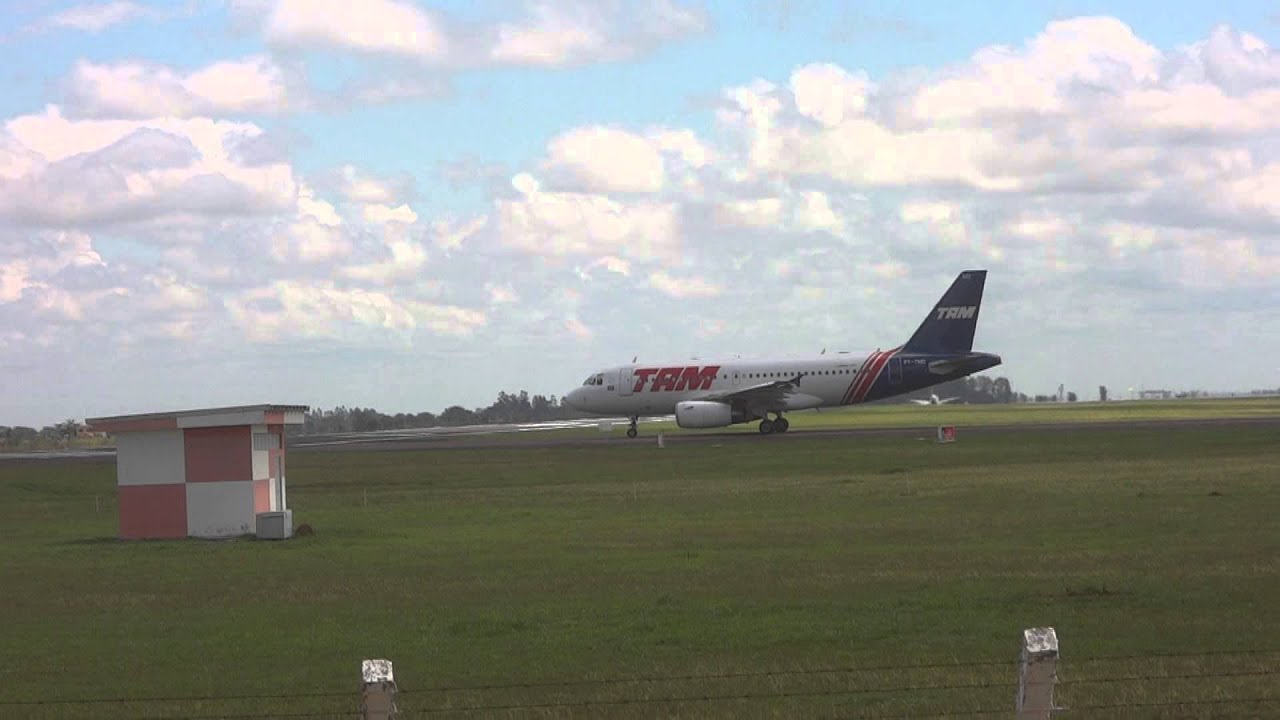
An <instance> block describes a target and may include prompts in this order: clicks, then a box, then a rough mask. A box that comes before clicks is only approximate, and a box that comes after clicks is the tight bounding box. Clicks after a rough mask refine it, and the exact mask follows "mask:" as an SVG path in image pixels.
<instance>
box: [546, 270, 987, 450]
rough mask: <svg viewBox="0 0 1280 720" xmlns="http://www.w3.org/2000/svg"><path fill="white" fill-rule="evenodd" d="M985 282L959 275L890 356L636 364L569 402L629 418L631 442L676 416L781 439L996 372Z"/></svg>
mask: <svg viewBox="0 0 1280 720" xmlns="http://www.w3.org/2000/svg"><path fill="white" fill-rule="evenodd" d="M986 279H987V271H986V270H966V271H964V272H962V273H960V274H959V276H957V277H956V279H955V281H954V282H952V284H951V287H950V288H949V289H948V290H947V291H946V293H944V294H943V296H942V299H941V300H939V301H938V303H937V304H936V305H934V307H933V310H931V311H930V312H929V314H928V315H927V316H926V317H925V319H924V322H922V323H921V324H920V327H919V328H918V329H917V330H916V332H915V334H914V335H912V336H911V339H909V340H907V341H906V342H905V343H903V344H902V345H899V346H898V347H895V348H893V349H890V350H876V351H875V352H871V353H865V354H864V353H843V352H841V353H834V354H830V355H828V354H825V352H824V353H822V354H820V355H818V356H813V357H810V358H805V359H787V358H778V359H762V360H742V359H738V358H733V359H729V360H725V361H723V362H703V361H699V364H696V365H689V364H686V363H671V364H639V365H637V364H635V363H634V362H633V363H632V364H630V365H623V366H621V367H613V368H608V369H605V370H602V371H600V372H596V373H593V374H591V375H590V376H589V377H588V378H587V379H586V381H585V382H583V384H582V385H581V386H580V387H577V388H575V389H573V390H572V391H570V392H569V393H568V394H566V395H565V396H564V402H565V404H566V405H568V406H569V407H571V408H574V409H575V410H580V411H582V412H586V413H591V414H594V415H622V416H624V417H628V418H630V420H631V426H630V428H628V429H627V437H630V438H634V437H636V436H637V435H638V434H639V431H638V430H637V429H636V423H637V421H638V420H639V418H640V416H641V415H671V414H674V415H675V416H676V424H677V425H679V426H680V427H682V428H717V427H727V426H729V425H736V424H739V423H749V422H754V421H756V420H759V421H760V428H759V430H760V434H762V435H769V434H771V433H784V432H786V431H787V429H788V427H789V426H790V423H788V422H787V419H786V417H784V416H783V413H785V412H792V411H797V410H811V409H817V408H823V407H838V406H843V405H857V404H860V403H866V402H871V401H873V400H882V399H884V398H887V397H893V396H896V395H902V394H904V393H910V392H915V391H917V390H922V389H924V388H927V387H932V386H934V385H937V384H939V383H944V382H948V381H950V380H956V379H958V378H962V377H966V376H968V375H972V374H973V373H976V372H981V371H983V370H986V369H988V368H992V367H995V366H997V365H999V364H1000V363H1001V362H1002V361H1001V359H1000V356H999V355H993V354H991V353H984V352H974V351H973V335H974V331H975V330H976V329H977V326H978V309H979V307H980V306H981V304H982V290H983V287H984V285H985V284H986ZM771 414H772V415H773V417H772V418H771V417H770V415H771Z"/></svg>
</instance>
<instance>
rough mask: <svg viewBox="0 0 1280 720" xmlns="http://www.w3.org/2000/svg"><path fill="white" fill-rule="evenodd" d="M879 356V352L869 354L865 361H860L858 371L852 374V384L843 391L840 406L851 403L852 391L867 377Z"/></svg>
mask: <svg viewBox="0 0 1280 720" xmlns="http://www.w3.org/2000/svg"><path fill="white" fill-rule="evenodd" d="M879 355H880V351H879V350H877V351H875V352H873V353H871V354H870V355H868V356H867V359H866V360H864V361H862V364H861V365H859V366H858V371H857V372H855V373H854V374H853V382H851V383H849V389H848V390H845V392H844V399H843V400H841V401H840V403H841V404H842V405H848V404H849V403H851V402H853V395H854V391H855V390H856V389H857V387H858V384H859V383H861V382H862V378H864V377H866V376H867V372H868V371H870V370H871V365H872V363H873V362H874V361H875V359H876V358H877V357H878V356H879Z"/></svg>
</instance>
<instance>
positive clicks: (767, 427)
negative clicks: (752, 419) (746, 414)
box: [760, 418, 773, 435]
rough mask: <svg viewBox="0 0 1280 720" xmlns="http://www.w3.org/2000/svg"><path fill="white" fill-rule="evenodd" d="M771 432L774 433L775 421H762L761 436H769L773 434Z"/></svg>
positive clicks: (767, 419) (766, 419)
mask: <svg viewBox="0 0 1280 720" xmlns="http://www.w3.org/2000/svg"><path fill="white" fill-rule="evenodd" d="M771 432H773V421H772V420H770V419H769V418H765V419H763V420H761V421H760V434H761V435H768V434H769V433H771Z"/></svg>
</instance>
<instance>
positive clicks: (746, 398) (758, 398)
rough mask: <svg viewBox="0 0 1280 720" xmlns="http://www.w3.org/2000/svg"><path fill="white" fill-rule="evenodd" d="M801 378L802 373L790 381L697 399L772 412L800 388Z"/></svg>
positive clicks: (759, 385) (777, 381)
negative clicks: (764, 409) (766, 409)
mask: <svg viewBox="0 0 1280 720" xmlns="http://www.w3.org/2000/svg"><path fill="white" fill-rule="evenodd" d="M802 377H804V373H800V374H799V375H796V376H795V377H793V378H791V379H790V380H774V381H772V382H767V383H760V384H758V385H752V386H750V387H744V388H738V389H736V390H729V391H725V392H718V393H712V394H710V395H705V396H703V397H700V398H698V399H699V400H711V401H714V402H724V403H730V404H737V403H741V404H743V405H746V406H748V407H760V408H768V409H770V410H772V409H775V408H780V407H783V406H784V405H785V404H786V401H787V397H788V396H789V395H791V394H792V393H794V392H795V391H796V390H798V389H799V388H800V378H802Z"/></svg>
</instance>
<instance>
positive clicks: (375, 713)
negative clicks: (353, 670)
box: [360, 660, 396, 720]
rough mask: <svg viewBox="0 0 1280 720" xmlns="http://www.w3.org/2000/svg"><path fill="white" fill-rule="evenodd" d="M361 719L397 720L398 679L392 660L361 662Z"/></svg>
mask: <svg viewBox="0 0 1280 720" xmlns="http://www.w3.org/2000/svg"><path fill="white" fill-rule="evenodd" d="M360 680H361V687H360V720H395V717H396V679H395V675H394V673H392V671H391V661H390V660H365V661H363V662H361V663H360Z"/></svg>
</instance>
